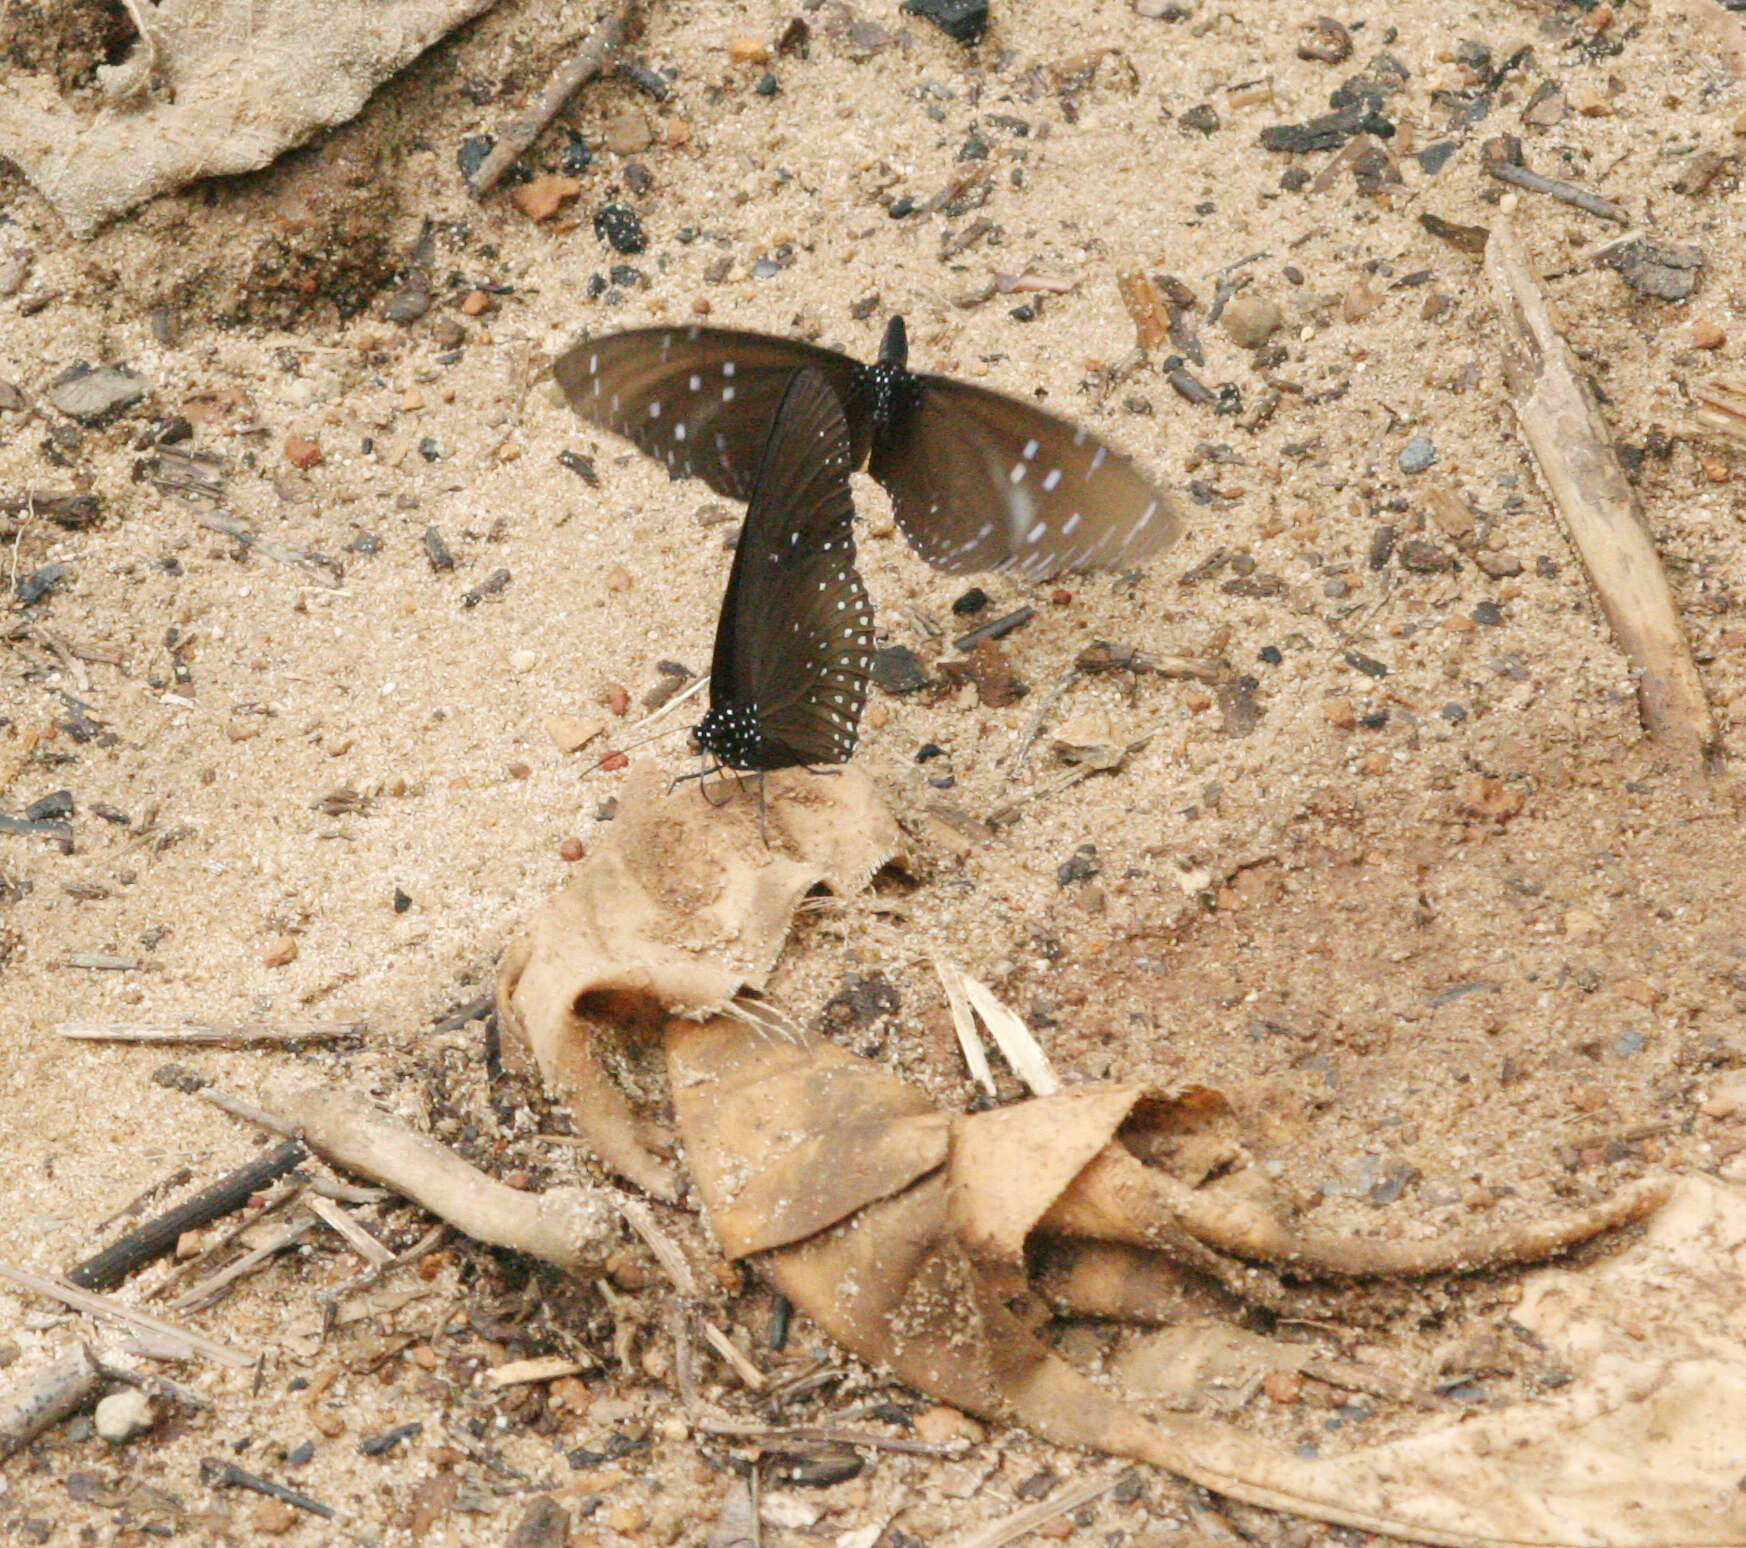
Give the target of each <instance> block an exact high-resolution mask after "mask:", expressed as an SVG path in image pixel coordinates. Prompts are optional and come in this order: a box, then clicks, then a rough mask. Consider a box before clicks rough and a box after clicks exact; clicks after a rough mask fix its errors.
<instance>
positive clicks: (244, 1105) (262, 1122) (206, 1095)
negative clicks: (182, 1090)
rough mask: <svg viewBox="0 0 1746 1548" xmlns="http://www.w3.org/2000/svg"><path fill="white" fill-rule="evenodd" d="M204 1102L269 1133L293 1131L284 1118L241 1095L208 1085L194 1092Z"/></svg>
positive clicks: (287, 1133) (288, 1132) (289, 1132)
mask: <svg viewBox="0 0 1746 1548" xmlns="http://www.w3.org/2000/svg"><path fill="white" fill-rule="evenodd" d="M194 1095H195V1096H197V1097H199V1098H200V1100H201V1101H202V1102H210V1103H211V1104H212V1105H213V1106H214V1107H216V1108H218V1109H219V1110H220V1111H221V1112H226V1113H229V1114H230V1116H231V1117H232V1118H240V1119H242V1121H243V1122H244V1123H252V1124H253V1125H254V1126H255V1127H256V1128H257V1129H265V1130H266V1131H267V1132H268V1133H269V1134H286V1135H289V1134H291V1133H293V1132H294V1131H293V1129H292V1127H291V1125H290V1124H288V1123H286V1121H285V1120H284V1119H283V1118H276V1117H274V1116H273V1114H271V1113H269V1112H266V1111H264V1110H263V1109H261V1108H259V1107H256V1106H255V1105H254V1104H253V1103H252V1102H245V1101H243V1099H242V1098H241V1097H233V1096H229V1095H227V1094H226V1093H225V1092H222V1091H215V1090H213V1089H212V1087H210V1086H207V1087H205V1088H204V1089H202V1090H200V1091H196V1092H195V1093H194Z"/></svg>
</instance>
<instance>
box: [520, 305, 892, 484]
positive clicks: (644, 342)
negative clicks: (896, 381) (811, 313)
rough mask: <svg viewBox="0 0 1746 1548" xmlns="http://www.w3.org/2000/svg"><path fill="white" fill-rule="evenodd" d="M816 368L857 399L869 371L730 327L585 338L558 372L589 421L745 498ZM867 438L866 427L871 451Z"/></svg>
mask: <svg viewBox="0 0 1746 1548" xmlns="http://www.w3.org/2000/svg"><path fill="white" fill-rule="evenodd" d="M806 366H810V367H812V368H813V369H814V370H816V371H818V372H820V373H822V374H823V375H824V377H825V378H826V380H827V381H829V382H830V384H831V386H832V388H834V389H835V391H836V395H837V396H838V398H839V399H840V400H842V401H843V402H848V401H850V400H851V398H852V397H853V395H854V383H855V374H856V372H857V370H858V369H859V367H857V365H856V363H855V362H854V361H853V360H851V359H850V358H849V357H848V356H847V355H839V354H837V353H836V352H835V351H833V350H828V349H820V348H818V347H817V346H815V345H812V344H802V343H799V342H797V341H794V340H790V339H781V338H775V337H772V336H771V335H769V334H764V333H743V332H739V331H737V330H734V329H729V328H690V327H680V328H634V329H631V330H630V331H629V332H626V333H614V334H609V335H607V336H606V337H604V338H600V339H593V340H584V341H583V342H581V343H578V344H574V345H572V346H571V347H570V348H569V349H568V350H566V351H565V352H564V353H563V354H562V355H560V356H559V357H558V359H557V361H556V363H555V364H554V365H553V368H552V371H553V375H554V376H556V378H557V380H558V385H559V386H560V387H562V388H563V390H564V396H565V397H566V398H567V399H568V400H569V404H570V407H571V408H573V409H574V410H575V411H576V412H577V413H578V414H580V415H581V416H582V417H583V418H584V419H587V420H590V421H592V422H593V423H595V424H597V425H600V426H602V427H603V428H604V429H607V430H611V431H613V432H614V433H615V434H618V435H622V436H625V437H626V438H627V439H629V440H632V441H634V442H636V444H637V445H638V446H639V447H641V448H642V449H643V450H644V451H645V452H647V453H648V454H649V455H650V456H651V457H654V458H655V459H656V460H657V461H659V462H661V463H662V464H664V465H665V466H666V468H667V470H668V471H669V472H670V473H672V474H674V475H675V476H681V477H695V478H701V479H702V480H703V481H704V482H705V483H706V484H708V485H709V487H710V488H711V489H713V490H715V491H716V493H718V494H724V495H727V496H728V497H729V498H730V499H735V500H744V499H745V498H747V496H749V495H750V494H751V492H752V484H753V481H754V479H755V477H756V475H757V471H758V466H759V462H760V459H761V458H762V456H763V454H764V448H765V446H766V444H767V443H768V441H769V439H770V431H771V427H772V425H773V424H774V423H775V420H776V410H777V407H778V405H779V404H780V403H781V402H782V395H783V393H784V392H785V391H787V388H788V384H789V382H790V380H791V379H792V378H793V376H794V373H795V372H796V371H798V370H800V369H801V368H803V367H806ZM867 434H868V431H867V427H866V426H865V425H863V426H862V428H861V431H860V441H859V450H860V453H861V455H865V452H866V439H867ZM853 450H854V448H851V451H852V452H853ZM858 460H859V458H857V461H858Z"/></svg>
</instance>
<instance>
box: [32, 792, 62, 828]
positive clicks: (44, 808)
mask: <svg viewBox="0 0 1746 1548" xmlns="http://www.w3.org/2000/svg"><path fill="white" fill-rule="evenodd" d="M72 815H73V792H72V791H70V790H56V791H53V792H51V793H50V794H48V795H45V796H43V797H41V798H40V799H39V800H35V801H32V802H31V803H30V805H29V806H27V807H25V809H24V816H25V820H26V821H28V822H53V821H56V820H58V819H59V818H62V817H71V816H72Z"/></svg>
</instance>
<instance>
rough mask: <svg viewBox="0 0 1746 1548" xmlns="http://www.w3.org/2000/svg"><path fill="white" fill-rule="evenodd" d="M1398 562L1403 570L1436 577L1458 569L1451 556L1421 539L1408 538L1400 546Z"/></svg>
mask: <svg viewBox="0 0 1746 1548" xmlns="http://www.w3.org/2000/svg"><path fill="white" fill-rule="evenodd" d="M1400 562H1401V567H1402V568H1403V569H1408V570H1416V571H1417V572H1418V573H1419V574H1421V575H1438V574H1442V573H1443V572H1445V571H1448V570H1453V569H1457V568H1458V565H1457V564H1456V562H1455V556H1454V555H1453V554H1449V553H1445V552H1444V551H1443V550H1442V549H1440V548H1439V547H1437V545H1436V544H1435V543H1427V542H1426V541H1425V540H1424V539H1423V538H1408V539H1407V541H1406V542H1404V543H1402V544H1401V545H1400Z"/></svg>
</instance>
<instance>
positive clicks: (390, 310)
mask: <svg viewBox="0 0 1746 1548" xmlns="http://www.w3.org/2000/svg"><path fill="white" fill-rule="evenodd" d="M430 304H431V293H430V292H429V291H428V290H426V289H425V288H424V287H423V286H422V285H408V286H407V287H406V288H405V289H404V290H397V291H395V292H394V294H393V295H391V296H390V297H389V298H388V301H387V304H386V305H385V306H384V307H383V308H382V315H383V316H384V317H385V318H386V319H387V320H388V321H389V322H391V323H402V324H404V323H415V322H417V321H418V319H419V318H421V317H422V316H424V314H425V313H426V312H428V311H429V310H430Z"/></svg>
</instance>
